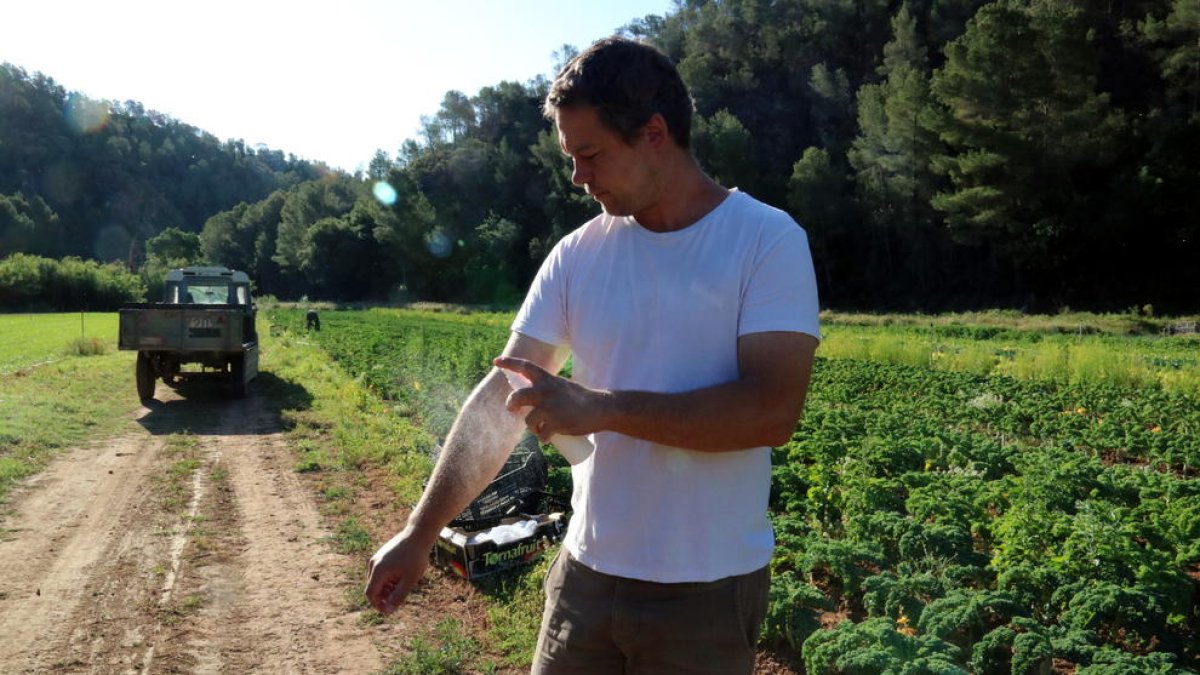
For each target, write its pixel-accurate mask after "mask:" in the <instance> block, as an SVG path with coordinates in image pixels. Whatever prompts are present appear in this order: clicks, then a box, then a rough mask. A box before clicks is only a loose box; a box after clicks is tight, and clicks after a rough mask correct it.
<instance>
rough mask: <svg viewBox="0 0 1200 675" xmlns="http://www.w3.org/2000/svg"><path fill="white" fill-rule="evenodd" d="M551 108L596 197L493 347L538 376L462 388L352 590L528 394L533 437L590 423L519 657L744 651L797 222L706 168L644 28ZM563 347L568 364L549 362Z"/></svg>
mask: <svg viewBox="0 0 1200 675" xmlns="http://www.w3.org/2000/svg"><path fill="white" fill-rule="evenodd" d="M546 114H547V117H549V118H551V119H553V121H554V122H555V125H556V127H557V129H558V135H559V144H560V146H561V147H562V150H563V152H564V153H565V154H567V155H568V156H570V157H571V159H572V160H573V162H574V173H573V176H572V180H573V181H574V183H575V184H576V185H580V186H582V187H584V188H585V189H586V190H587V192H588V194H590V195H591V196H592V197H593V198H594V199H595V200H596V201H597V202H599V203H600V205H601V206H602V207H603V210H604V212H603V213H602V214H601V215H600V216H597V217H596V218H594V219H592V220H591V221H589V222H588V223H586V224H585V225H584V226H583V227H581V228H580V229H578V230H576V231H574V232H572V233H571V234H569V235H567V236H566V237H564V238H563V240H562V241H560V242H559V243H558V245H557V246H555V248H554V250H553V251H552V252H551V253H550V255H549V256H548V258H547V259H546V261H545V262H544V264H543V265H542V268H541V270H540V271H539V272H538V276H537V278H536V279H535V281H534V283H533V285H532V287H531V288H530V291H529V294H528V296H527V297H526V299H525V303H524V305H523V306H522V308H521V310H520V312H519V313H518V315H517V318H516V320H515V322H514V324H513V333H512V336H511V337H510V339H509V342H508V345H507V346H506V347H505V349H504V353H503V355H502V356H501V357H499V358H497V359H496V361H495V363H496V365H497V366H498V367H499V368H505V369H509V370H513V371H516V372H518V373H520V374H521V375H523V376H525V377H526V378H527V379H528V380H530V381H531V382H532V386H531V387H528V388H524V389H519V390H517V391H512V390H511V389H510V388H509V386H508V384H507V383H506V381H505V378H504V377H503V375H502V374H501V373H500V372H499V371H497V370H493V371H492V372H491V373H490V374H489V375H487V376H486V377H485V378H484V379H483V381H482V382H481V383H480V384H479V385H478V386H477V387H476V389H475V390H474V391H473V392H472V394H471V396H470V397H469V398H468V400H467V402H466V403H465V404H464V407H463V410H462V411H461V412H460V414H459V417H458V419H457V420H456V422H455V424H454V427H453V428H452V430H451V432H450V435H449V437H448V438H447V442H446V447H445V449H444V450H443V452H442V457H441V458H440V459H439V461H438V464H437V467H436V468H435V469H434V474H433V477H432V478H431V480H430V483H429V486H428V488H427V489H426V492H425V494H424V495H423V496H422V498H421V501H420V503H418V504H417V506H416V508H415V509H414V510H413V513H412V515H411V517H410V518H409V522H408V525H407V527H406V528H405V529H404V530H403V531H402V532H401V533H400V534H398V535H396V537H394V538H393V539H392V540H391V541H389V542H388V543H386V544H384V546H383V547H381V548H380V549H379V551H378V552H377V553H376V554H375V555H374V556H373V557H372V559H371V571H370V580H369V582H368V584H367V589H366V593H367V596H368V598H369V599H370V601H371V603H372V605H374V606H375V607H376V608H377V609H379V610H380V611H382V612H389V611H392V610H394V609H395V608H396V606H397V604H398V603H400V602H401V601H402V600H403V598H404V596H405V595H406V594H407V593H408V592H409V591H410V590H411V589H412V587H413V585H414V584H415V583H416V582H417V580H418V579H419V578H420V576H421V574H422V573H423V571H424V569H425V567H426V565H427V564H428V559H429V551H430V548H431V547H432V546H433V545H434V543H435V541H436V538H437V536H438V532H439V531H440V530H441V528H442V527H443V525H444V524H445V523H446V522H448V521H449V520H451V519H452V518H453V517H455V516H456V515H457V514H458V513H459V512H460V511H461V510H462V509H463V508H464V507H465V506H466V505H467V504H468V503H469V502H470V500H471V499H472V498H474V497H475V496H476V495H477V494H478V493H479V492H480V491H481V490H482V489H483V488H484V487H485V486H486V485H487V483H488V482H489V480H490V479H491V478H492V477H493V476H495V475H496V473H497V471H498V470H499V469H500V466H501V465H502V463H503V461H504V459H505V456H506V454H507V452H508V451H509V450H510V449H511V448H512V446H513V445H514V444H515V442H516V441H517V439H518V437H519V435H520V433H521V427H520V420H519V419H517V418H515V417H514V415H513V412H512V411H518V410H521V409H523V408H528V410H529V412H528V414H527V415H525V417H524V423H525V426H526V427H527V428H528V429H529V430H530V431H531V432H532V433H534V434H535V435H537V436H538V437H539V438H541V439H542V440H548V439H550V438H551V437H553V436H554V435H556V434H565V435H588V436H589V438H590V439H591V440H592V441H593V443H594V444H595V451H594V452H593V453H592V454H591V456H590V457H589V458H588V459H586V460H585V461H583V462H582V463H580V464H578V465H576V466H574V467H573V469H572V478H573V482H574V485H575V489H574V495H573V497H572V507H573V510H574V514H573V516H572V518H571V522H570V526H569V528H568V531H567V534H566V537H565V539H564V542H563V547H562V550H561V552H560V554H559V556H558V558H557V559H556V560H555V562H554V565H553V566H552V568H551V570H550V572H549V573H548V575H547V579H546V595H547V598H546V611H545V615H544V616H543V621H542V630H541V634H540V637H539V640H538V648H537V653H536V654H535V657H534V666H533V671H534V672H535V673H621V672H627V673H672V672H712V673H724V674H727V673H739V672H741V673H749V672H751V670H752V669H753V665H754V653H755V649H754V647H755V642H756V641H757V638H758V633H759V626H760V624H761V621H762V619H763V617H764V615H765V612H766V608H767V591H768V586H769V577H768V568H767V565H768V563H769V561H770V559H771V551H772V548H773V546H774V540H773V536H772V532H771V526H770V523H769V521H768V519H767V498H768V492H769V490H770V479H771V469H770V447H769V446H773V445H780V444H783V443H785V442H787V441H788V440H789V439H790V438H791V435H792V432H793V430H794V429H795V425H796V421H797V419H798V418H799V415H800V412H801V410H802V408H803V406H804V399H805V394H806V392H807V389H808V381H809V374H810V371H811V367H812V360H813V353H814V351H815V349H816V347H817V339H818V338H817V336H818V329H817V298H816V290H815V280H814V274H813V269H812V260H811V258H810V255H809V250H808V242H807V238H806V237H805V234H804V231H803V230H802V229H800V228H799V227H798V226H797V225H796V224H795V222H794V221H793V220H792V219H791V218H790V217H788V216H787V215H786V214H785V213H783V212H781V211H778V210H775V209H772V208H770V207H768V206H766V205H763V204H761V203H759V202H757V201H755V200H754V199H752V198H750V197H748V196H747V195H745V194H742V193H740V192H737V191H736V190H733V191H731V190H727V189H725V188H724V187H721V186H720V185H718V184H717V183H716V182H714V181H713V180H712V179H710V178H709V177H708V176H706V175H705V174H704V173H703V172H702V171H701V170H700V168H699V166H698V165H697V164H696V162H695V160H694V158H693V157H692V156H691V153H690V152H689V150H688V144H689V140H690V138H689V136H690V129H691V114H692V103H691V99H690V97H689V95H688V93H687V89H686V87H685V86H684V84H683V82H682V80H681V79H680V77H679V75H678V73H677V72H676V70H675V68H674V66H673V65H672V64H671V63H670V61H669V60H668V59H667V58H666V57H665V56H664V55H663V54H661V53H660V52H658V51H657V50H655V49H653V48H651V47H648V46H645V45H641V44H639V43H636V42H632V41H628V40H623V39H616V38H613V39H607V40H602V41H600V42H598V43H596V44H595V45H593V46H592V47H591V48H589V49H588V50H587V51H586V52H584V53H583V54H580V55H579V56H578V57H576V58H575V59H574V60H572V61H571V63H569V64H568V65H567V66H566V67H565V68H564V69H563V71H562V72H561V73H560V74H559V75H558V77H557V79H556V80H555V82H554V84H553V86H552V88H551V90H550V93H549V95H548V96H547V99H546ZM568 350H569V351H570V353H571V354H572V356H573V377H572V379H571V380H566V379H563V378H560V377H557V376H555V375H554V373H557V372H558V371H559V368H560V367H561V366H562V365H563V363H564V361H565V359H566V355H567V352H568ZM505 407H507V410H508V411H509V412H507V413H506V412H505V411H504V410H503V409H504V408H505Z"/></svg>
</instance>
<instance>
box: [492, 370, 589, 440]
mask: <svg viewBox="0 0 1200 675" xmlns="http://www.w3.org/2000/svg"><path fill="white" fill-rule="evenodd" d="M492 363H493V364H494V365H495V366H496V367H497V368H502V369H504V370H511V371H513V372H514V373H519V374H520V375H522V376H523V377H524V378H525V379H527V380H529V382H530V386H529V387H526V388H523V389H515V390H514V391H513V392H512V393H511V394H509V395H508V400H507V402H506V403H505V405H506V406H507V407H508V409H509V410H510V411H512V412H517V411H519V410H521V409H522V408H529V409H530V411H529V414H528V415H526V416H525V426H526V427H528V429H529V433H531V434H533V435H534V436H537V437H538V440H540V441H542V442H543V443H546V442H549V441H550V438H551V437H552V436H554V435H556V434H564V435H567V436H582V435H584V434H590V433H592V432H594V431H599V430H600V427H601V424H600V420H601V419H602V418H603V412H602V411H603V407H604V401H605V396H604V392H599V391H595V390H592V389H588V388H586V387H583V386H580V385H578V384H575V383H574V382H572V381H570V380H568V379H565V378H562V377H558V376H557V375H552V374H551V373H550V372H549V371H547V370H545V369H544V368H541V367H540V366H538V365H537V364H535V363H533V362H532V361H528V360H526V359H521V358H516V357H512V356H501V357H497V358H496V359H494V360H493V361H492Z"/></svg>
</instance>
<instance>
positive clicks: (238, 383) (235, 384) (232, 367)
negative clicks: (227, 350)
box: [229, 354, 246, 398]
mask: <svg viewBox="0 0 1200 675" xmlns="http://www.w3.org/2000/svg"><path fill="white" fill-rule="evenodd" d="M229 395H230V396H232V397H233V398H244V397H245V396H246V355H245V354H238V355H237V356H235V357H233V358H232V359H230V360H229Z"/></svg>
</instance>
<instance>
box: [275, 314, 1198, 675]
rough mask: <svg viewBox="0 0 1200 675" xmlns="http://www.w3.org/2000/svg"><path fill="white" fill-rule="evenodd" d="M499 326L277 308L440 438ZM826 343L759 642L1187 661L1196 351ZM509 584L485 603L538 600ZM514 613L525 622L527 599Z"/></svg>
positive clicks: (953, 337)
mask: <svg viewBox="0 0 1200 675" xmlns="http://www.w3.org/2000/svg"><path fill="white" fill-rule="evenodd" d="M509 319H510V317H509V316H507V315H484V316H465V317H464V316H453V315H438V314H430V313H413V312H401V311H395V310H372V311H365V312H325V313H323V315H322V328H323V330H322V331H320V332H310V333H305V332H304V330H303V321H304V319H303V315H302V313H301V312H299V311H278V312H275V313H274V314H273V315H272V316H271V321H272V323H274V324H275V325H276V330H283V331H287V332H289V333H291V334H292V335H293V336H295V337H296V338H298V339H304V340H308V341H310V342H312V343H314V344H316V345H319V346H321V347H322V348H323V349H325V350H326V351H327V352H328V353H329V354H330V355H331V356H332V357H333V358H334V359H335V361H337V362H338V363H339V364H341V366H342V367H343V368H344V369H346V371H347V372H348V373H349V374H350V375H352V376H353V377H355V378H357V379H358V380H359V381H360V382H362V383H363V384H364V385H365V386H366V387H367V389H368V390H369V391H371V392H374V394H375V395H376V396H378V397H379V398H380V399H381V400H382V401H383V402H385V404H387V405H389V406H390V407H391V410H392V412H393V413H394V414H397V415H401V416H404V417H406V418H408V419H410V420H412V421H413V422H414V423H416V424H418V425H419V426H421V427H422V428H425V429H426V430H428V431H429V432H430V433H432V434H434V435H435V436H441V435H443V434H444V433H445V432H446V430H447V428H448V426H449V423H450V420H452V419H453V415H454V412H455V411H456V410H457V408H458V406H459V405H460V404H461V402H462V400H463V398H464V397H465V395H466V393H467V392H468V391H469V390H470V388H471V387H472V386H473V385H474V384H475V382H476V381H477V380H478V378H479V377H480V376H481V375H482V374H483V373H484V372H486V370H487V368H488V367H489V363H490V359H491V358H492V356H494V355H495V354H496V353H498V351H499V350H500V349H501V348H502V347H503V345H504V341H505V339H506V337H507V334H508V328H507V326H508V321H509ZM827 333H828V339H827V342H826V344H825V345H823V346H822V350H821V351H819V352H818V356H819V358H818V361H817V364H816V367H815V372H814V378H813V383H812V388H811V392H810V396H809V402H808V408H807V412H806V416H805V418H804V420H803V421H802V422H801V424H800V425H798V427H797V429H796V432H795V435H794V436H793V439H792V441H791V442H790V443H788V444H786V445H785V446H783V447H780V448H778V449H776V450H775V452H774V459H775V462H774V464H775V468H774V487H773V490H772V496H771V508H772V513H771V515H772V518H773V520H774V522H775V526H776V531H777V534H778V539H779V545H778V547H777V552H776V556H775V559H774V561H773V570H774V580H773V582H772V589H771V598H772V602H771V610H770V614H769V616H768V619H767V624H766V633H765V635H764V638H763V645H762V646H763V648H766V649H788V648H793V649H796V650H798V651H799V652H800V653H801V654H802V657H803V659H804V662H805V664H806V668H807V671H808V672H812V673H818V672H863V673H867V672H870V673H876V672H902V671H903V672H935V671H936V672H944V673H966V672H971V673H1009V672H1013V673H1025V672H1052V671H1054V672H1078V673H1092V674H1093V675H1095V674H1098V673H1167V672H1192V671H1191V670H1189V669H1195V668H1197V667H1200V650H1198V644H1200V606H1198V604H1197V599H1198V598H1200V481H1198V480H1197V467H1200V403H1198V399H1197V398H1196V396H1195V395H1194V392H1195V390H1194V388H1192V386H1190V385H1189V384H1188V383H1189V382H1194V381H1195V378H1196V370H1197V366H1196V361H1195V359H1196V357H1195V355H1194V354H1195V352H1194V345H1192V343H1191V342H1188V341H1187V340H1174V341H1171V340H1165V339H1164V340H1158V339H1151V338H1122V337H1118V336H1096V337H1094V338H1093V337H1087V336H1078V335H1077V336H1053V335H1050V334H1041V333H1037V332H1034V331H1008V332H1005V331H995V330H976V329H973V328H970V327H960V328H943V329H940V332H935V333H931V332H929V331H924V332H923V331H922V330H921V329H915V328H878V327H870V326H849V325H838V324H831V325H827ZM300 336H305V337H300ZM863 345H867V346H866V347H863ZM939 353H940V354H941V355H943V356H938V354H939ZM1047 354H1049V355H1051V356H1047ZM945 355H953V356H945ZM963 355H966V356H963ZM1052 357H1053V358H1052ZM1046 364H1059V365H1058V369H1057V370H1055V369H1051V368H1048V367H1046ZM1118 366H1121V367H1123V368H1126V370H1120V368H1118ZM1130 372H1134V373H1138V375H1136V376H1131V375H1129V374H1128V373H1130ZM1164 375H1166V376H1165V377H1164ZM559 479H560V480H562V474H561V473H560V474H559ZM521 583H522V584H523V585H518V588H519V589H524V595H522V593H520V592H518V593H513V592H512V591H511V589H509V590H506V591H505V592H503V593H498V594H497V595H496V601H497V603H500V604H503V603H511V604H512V605H513V606H514V607H526V608H528V607H530V606H532V607H534V608H536V602H533V603H530V598H529V597H525V596H529V595H535V594H536V584H530V583H528V582H521ZM514 617H516V618H517V619H519V621H518V622H525V623H533V625H536V620H537V615H536V610H534V611H528V610H521V611H517V610H514V611H513V613H512V614H510V615H509V617H508V618H510V619H512V618H514ZM520 635H524V636H525V637H524V638H512V636H511V635H510V636H509V637H508V638H507V639H508V642H506V643H505V644H507V645H508V647H509V648H510V649H512V650H514V653H522V652H523V653H528V649H529V648H530V647H531V646H532V645H531V644H521V643H520V640H521V639H524V640H526V641H529V640H531V638H530V637H528V636H531V635H532V626H525V627H524V632H523V633H520ZM514 640H515V642H514ZM835 664H836V665H835Z"/></svg>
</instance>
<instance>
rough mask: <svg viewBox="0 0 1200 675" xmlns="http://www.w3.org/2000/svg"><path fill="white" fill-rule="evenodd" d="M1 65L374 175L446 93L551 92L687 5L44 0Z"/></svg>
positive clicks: (2, 49) (7, 36) (0, 57)
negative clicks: (548, 87) (526, 87)
mask: <svg viewBox="0 0 1200 675" xmlns="http://www.w3.org/2000/svg"><path fill="white" fill-rule="evenodd" d="M6 5H7V6H6V7H5V8H4V10H3V17H2V21H0V62H7V63H10V64H13V65H16V66H20V67H21V68H24V69H25V70H26V71H28V72H30V73H32V72H35V71H40V72H42V73H43V74H45V75H47V76H49V77H51V78H53V79H54V80H55V81H56V82H58V84H60V85H61V86H62V87H63V88H65V89H66V90H67V91H74V92H80V93H82V94H84V95H86V96H88V97H89V98H94V99H103V100H112V101H128V100H133V101H138V102H140V103H141V104H143V105H144V106H145V107H146V109H147V110H156V111H158V112H161V113H164V114H166V115H169V116H171V117H173V118H175V119H177V120H179V121H181V122H185V123H187V124H190V125H192V126H195V127H198V128H200V129H203V130H204V131H207V132H209V133H211V134H213V135H215V136H217V137H218V138H220V139H222V140H226V139H242V140H244V141H245V142H246V143H247V144H248V145H249V146H251V147H254V146H255V145H256V144H258V143H264V144H266V145H268V146H270V147H271V148H272V149H274V150H282V151H284V152H287V153H291V154H295V155H297V156H299V157H303V158H306V159H310V160H319V161H323V162H325V163H326V164H328V165H329V166H332V167H335V168H341V169H345V170H347V171H351V172H352V171H355V170H356V169H359V168H362V169H365V168H366V165H367V163H368V162H369V161H370V159H371V157H372V156H373V155H374V154H375V151H376V150H383V151H384V152H386V153H388V154H389V155H390V156H393V157H394V156H395V154H396V151H397V150H398V149H399V147H400V145H401V143H403V141H404V140H405V139H408V138H417V137H418V131H419V129H420V119H421V116H422V115H426V116H429V115H433V114H434V113H435V112H437V110H438V107H439V106H440V104H441V101H442V97H443V96H444V95H445V93H446V92H447V91H450V90H458V91H461V92H463V93H465V94H467V95H468V96H473V95H475V94H476V93H478V91H479V89H481V88H482V87H485V86H489V85H494V84H497V83H499V82H501V81H505V80H512V81H517V82H522V83H524V82H527V81H529V80H531V79H533V78H535V77H537V76H538V75H545V76H547V77H552V76H553V73H552V72H551V71H552V70H553V68H554V64H555V56H554V54H555V52H557V51H558V50H559V49H561V47H562V46H563V45H564V44H569V45H573V46H575V47H577V48H580V49H582V48H584V47H586V46H587V45H589V44H591V43H592V42H593V41H594V40H597V39H599V38H602V37H606V36H608V35H611V34H612V33H613V32H614V31H615V30H616V29H618V28H620V27H621V26H624V25H625V24H627V23H629V21H630V20H632V19H634V18H638V17H642V16H646V15H647V14H658V15H664V14H668V13H670V12H671V11H672V9H673V7H674V1H673V0H591V1H583V0H491V1H490V2H488V1H485V0H440V1H439V0H428V1H425V2H411V1H410V0H392V1H390V2H388V1H385V0H325V1H323V2H309V1H307V0H291V2H278V1H276V0H240V1H230V0H205V1H204V2H180V1H178V0H155V1H142V0H109V1H108V2H96V1H94V0H93V1H91V2H79V1H70V2H67V1H63V0H36V1H33V0H31V1H24V2H16V3H6Z"/></svg>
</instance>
